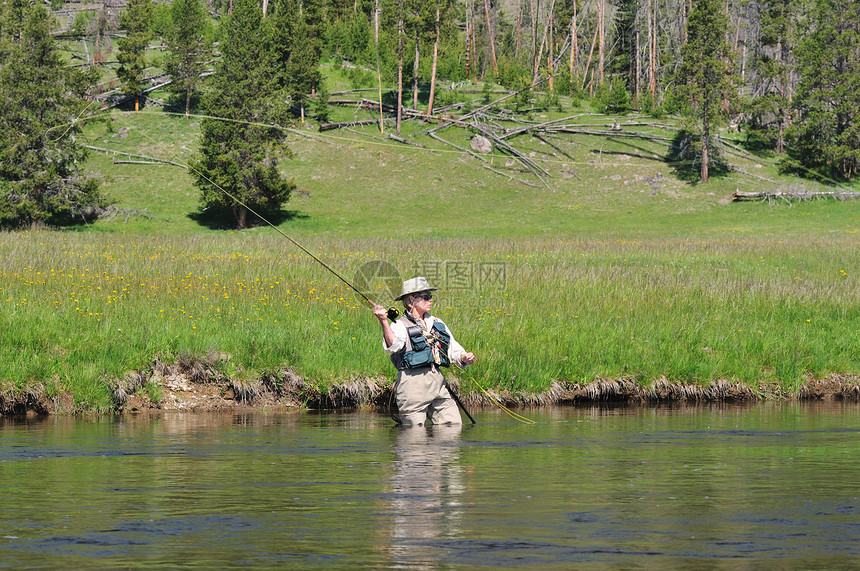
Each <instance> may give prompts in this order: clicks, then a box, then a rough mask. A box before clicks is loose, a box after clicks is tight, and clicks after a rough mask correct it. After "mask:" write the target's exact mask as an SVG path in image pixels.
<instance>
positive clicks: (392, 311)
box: [387, 307, 400, 321]
mask: <svg viewBox="0 0 860 571" xmlns="http://www.w3.org/2000/svg"><path fill="white" fill-rule="evenodd" d="M387 315H388V319H390V320H391V321H397V318H398V317H400V312H399V311H397V308H396V307H389V308H388V314H387Z"/></svg>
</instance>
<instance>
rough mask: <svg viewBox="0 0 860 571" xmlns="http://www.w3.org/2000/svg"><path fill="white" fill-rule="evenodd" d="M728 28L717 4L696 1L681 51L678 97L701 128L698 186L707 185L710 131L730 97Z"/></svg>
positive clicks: (718, 1)
mask: <svg viewBox="0 0 860 571" xmlns="http://www.w3.org/2000/svg"><path fill="white" fill-rule="evenodd" d="M727 28H728V18H727V17H726V15H725V13H724V12H723V3H722V2H721V1H720V0H697V2H696V4H695V5H694V6H693V11H692V12H691V13H690V18H689V20H688V22H687V41H686V42H685V43H684V45H683V46H682V48H681V64H680V66H679V68H678V72H677V79H678V83H679V93H680V94H681V95H682V96H683V97H684V98H685V99H686V100H687V102H688V103H689V104H690V107H691V109H692V112H693V116H694V117H695V118H696V119H697V120H698V122H699V126H700V128H701V161H702V164H701V171H700V177H699V180H700V181H701V182H707V181H708V168H709V163H710V160H711V158H710V157H711V130H712V128H714V127H716V126H717V125H718V123H719V121H720V118H721V114H722V113H723V111H724V107H723V105H722V103H724V102H726V101H727V100H728V99H729V98H730V97H731V94H732V93H733V87H732V70H731V65H730V61H731V60H730V58H731V55H732V54H731V50H730V48H729V44H728V42H727V41H726V29H727Z"/></svg>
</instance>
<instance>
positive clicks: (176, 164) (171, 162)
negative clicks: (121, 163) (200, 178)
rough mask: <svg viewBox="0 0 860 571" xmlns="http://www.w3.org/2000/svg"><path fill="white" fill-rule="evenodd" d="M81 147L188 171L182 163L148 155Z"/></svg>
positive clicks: (88, 146)
mask: <svg viewBox="0 0 860 571" xmlns="http://www.w3.org/2000/svg"><path fill="white" fill-rule="evenodd" d="M81 146H82V147H84V148H87V149H91V150H93V151H101V152H103V153H110V154H114V155H122V156H124V157H132V158H134V159H145V160H147V161H149V162H150V164H151V163H165V164H168V165H173V166H175V167H180V168H183V169H186V170H187V169H188V165H183V164H182V163H175V162H173V161H168V160H167V159H159V158H157V157H148V156H146V155H136V154H134V153H126V152H124V151H115V150H113V149H106V148H104V147H96V146H93V145H81Z"/></svg>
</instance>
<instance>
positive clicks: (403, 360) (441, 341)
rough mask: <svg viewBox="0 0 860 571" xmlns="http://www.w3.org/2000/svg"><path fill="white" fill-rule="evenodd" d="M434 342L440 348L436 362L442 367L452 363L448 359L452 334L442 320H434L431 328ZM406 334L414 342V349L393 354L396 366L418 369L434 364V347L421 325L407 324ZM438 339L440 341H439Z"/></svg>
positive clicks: (392, 358) (392, 357)
mask: <svg viewBox="0 0 860 571" xmlns="http://www.w3.org/2000/svg"><path fill="white" fill-rule="evenodd" d="M430 332H431V334H432V337H434V340H433V341H432V342H433V343H436V346H437V347H438V348H439V350H438V355H439V362H438V363H436V364H437V365H439V366H440V367H448V366H449V365H451V360H450V359H448V347H449V344H450V343H451V334H450V333H448V330H447V329H446V328H445V325H444V324H443V323H442V322H441V321H434V322H433V327H431V328H430ZM406 334H407V335H408V336H409V341H410V343H411V344H412V349H411V350H409V351H405V350H404V351H401V352H398V353H395V354H394V355H392V356H391V360H392V362H393V363H394V366H395V367H397V369H398V370H403V369H417V368H419V367H427V366H430V365H432V364H434V362H435V360H434V358H433V347H431V346H430V344H429V343H428V342H427V338H426V337H424V333H422V331H421V328H420V327H416V326H415V325H407V326H406ZM437 339H438V341H437Z"/></svg>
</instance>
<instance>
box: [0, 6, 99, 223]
mask: <svg viewBox="0 0 860 571" xmlns="http://www.w3.org/2000/svg"><path fill="white" fill-rule="evenodd" d="M19 17H21V18H23V20H21V21H20V23H19V25H17V26H4V27H3V29H2V30H1V31H0V42H2V43H3V45H4V46H5V48H4V55H3V58H2V60H0V226H7V227H12V226H21V225H27V224H33V223H49V224H70V223H80V222H85V221H88V220H91V219H94V218H95V217H96V216H97V215H98V211H99V208H100V207H101V206H103V205H104V201H103V199H102V198H101V196H100V194H99V187H98V182H97V181H96V180H95V179H92V178H88V177H86V176H84V175H83V174H82V173H81V171H80V168H79V165H80V164H81V163H82V162H83V159H84V157H85V151H84V149H82V148H81V147H79V146H77V145H75V142H74V135H75V133H76V132H77V131H78V125H77V124H76V123H75V122H74V120H75V118H76V117H78V116H79V115H80V114H81V112H82V111H83V110H84V108H85V107H86V101H85V100H84V98H83V96H84V93H85V92H86V90H87V88H88V87H89V86H90V85H92V83H93V82H94V81H95V76H94V75H93V74H92V73H88V72H82V71H78V70H73V69H71V68H66V67H65V66H64V65H63V62H62V60H61V58H60V56H59V55H58V53H57V51H56V49H55V47H54V43H53V39H52V37H51V35H50V18H51V16H50V14H49V13H48V11H47V10H46V9H45V8H44V7H43V6H41V5H40V4H32V5H30V6H26V7H25V9H24V10H22V11H20V12H19Z"/></svg>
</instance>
